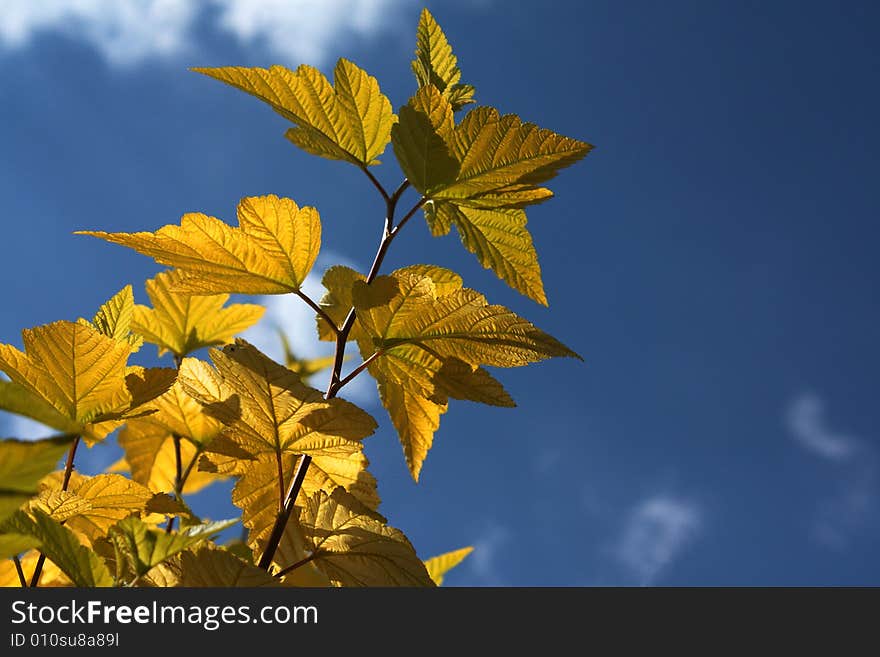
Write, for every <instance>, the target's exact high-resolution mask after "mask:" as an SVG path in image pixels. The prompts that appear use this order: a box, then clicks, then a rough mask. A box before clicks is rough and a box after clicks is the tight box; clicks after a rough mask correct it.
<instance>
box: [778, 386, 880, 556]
mask: <svg viewBox="0 0 880 657" xmlns="http://www.w3.org/2000/svg"><path fill="white" fill-rule="evenodd" d="M785 424H786V426H787V427H788V429H789V431H790V433H791V435H792V437H793V438H794V439H795V440H796V441H797V443H798V444H799V445H800V446H801V447H802V448H804V449H805V450H807V451H808V452H810V453H812V454H814V455H816V456H819V457H822V458H823V459H825V460H826V461H829V462H830V463H831V464H833V465H834V466H835V471H834V472H833V473H832V475H831V478H832V481H833V482H834V484H833V487H834V488H835V491H834V492H833V493H830V494H829V495H828V496H827V497H825V498H824V499H822V500H821V501H820V502H819V504H818V505H817V508H816V510H815V512H814V519H813V522H812V526H811V529H810V533H811V536H812V538H813V539H814V540H815V541H816V542H817V543H819V544H820V545H823V546H825V547H829V548H832V549H836V550H844V549H846V548H847V547H849V545H850V543H851V541H852V540H853V538H854V537H855V536H856V535H857V534H858V533H859V532H860V531H861V530H862V529H863V528H864V527H865V525H866V524H867V523H868V521H869V520H870V518H871V517H872V516H873V512H874V509H875V507H876V503H877V494H878V490H877V464H878V455H877V451H876V449H875V448H873V447H872V446H871V445H870V444H868V443H866V442H865V441H863V440H860V439H858V438H855V437H853V436H850V435H846V434H842V433H840V432H838V431H836V430H832V429H830V428H829V427H828V426H827V424H826V420H825V404H824V402H823V401H822V399H821V398H820V397H818V396H817V395H816V394H814V393H804V394H801V395H799V396H797V397H795V398H794V399H792V400H791V402H789V404H788V406H787V407H786V409H785Z"/></svg>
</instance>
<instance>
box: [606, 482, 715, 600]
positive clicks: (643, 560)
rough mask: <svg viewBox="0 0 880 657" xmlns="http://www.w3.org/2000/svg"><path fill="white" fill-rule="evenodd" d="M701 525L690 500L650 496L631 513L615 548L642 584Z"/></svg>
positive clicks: (657, 574) (678, 551)
mask: <svg viewBox="0 0 880 657" xmlns="http://www.w3.org/2000/svg"><path fill="white" fill-rule="evenodd" d="M701 524H702V514H701V512H700V509H699V507H698V506H697V505H696V504H695V503H694V502H692V501H689V500H685V499H679V498H673V497H668V496H664V495H658V496H652V497H649V498H647V499H645V500H643V501H641V502H640V503H639V504H638V505H636V507H635V508H634V509H633V510H632V511H631V512H630V514H629V517H628V518H627V520H626V524H625V526H624V529H623V532H622V534H621V537H620V541H619V542H618V544H617V546H616V549H615V551H614V553H615V556H616V557H617V559H618V560H619V561H620V562H621V563H622V564H623V565H624V566H625V567H626V568H627V569H628V570H629V571H630V572H631V574H632V575H633V576H634V577H635V578H636V579H637V580H638V582H639V583H640V584H642V585H643V586H648V585H650V584H653V583H654V582H655V581H656V580H657V578H658V577H660V575H661V574H662V572H663V571H664V570H665V569H666V568H667V567H668V566H669V565H670V564H671V563H672V562H673V561H674V560H675V559H677V558H678V557H679V556H680V555H681V553H682V551H683V550H684V549H685V548H686V547H687V546H688V544H689V543H690V542H691V541H692V540H693V539H694V537H695V536H696V535H697V533H698V531H699V529H700V525H701Z"/></svg>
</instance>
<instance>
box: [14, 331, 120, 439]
mask: <svg viewBox="0 0 880 657" xmlns="http://www.w3.org/2000/svg"><path fill="white" fill-rule="evenodd" d="M22 340H23V342H24V347H25V352H24V353H22V352H21V351H19V350H18V349H16V348H15V347H13V346H11V345H6V344H0V369H2V370H3V371H4V372H6V374H8V375H9V377H10V378H11V379H12V380H13V381H15V382H16V383H18V384H19V385H21V386H22V387H24V388H26V389H27V390H28V391H29V392H31V393H33V394H34V395H36V396H37V397H39V398H41V399H43V400H44V401H47V402H49V403H50V404H51V405H52V406H54V407H55V409H56V410H58V411H59V412H60V413H61V414H62V415H64V417H65V418H67V419H69V420H73V421H74V422H78V423H82V424H85V423H88V422H92V421H94V420H95V419H96V418H98V417H100V416H102V415H107V414H111V413H115V412H119V411H121V410H123V409H125V408H126V407H127V406H128V405H129V402H130V399H131V398H130V395H129V393H128V390H127V388H126V386H125V373H126V371H125V363H126V360H127V359H128V356H129V354H130V353H131V347H130V346H129V345H128V344H126V343H123V342H117V341H116V340H114V339H112V338H108V337H107V336H105V335H102V334H101V333H99V332H98V331H96V330H95V329H93V328H91V327H89V326H84V325H82V324H77V323H75V322H65V321H61V322H54V323H53V324H47V325H45V326H38V327H36V328H32V329H25V330H24V331H22Z"/></svg>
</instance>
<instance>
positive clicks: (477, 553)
mask: <svg viewBox="0 0 880 657" xmlns="http://www.w3.org/2000/svg"><path fill="white" fill-rule="evenodd" d="M510 538H511V536H510V530H509V529H507V528H506V527H502V526H500V525H494V524H493V525H490V526H489V527H488V528H487V529H486V531H485V532H483V534H482V535H481V536H480V537H479V538H478V539H477V540H476V541H474V551H473V552H472V553H471V555H470V557H469V558H468V560H467V563H468V564H469V565H470V569H471V572H472V573H473V574H474V576H476V577H477V579H479V580H480V581H481V582H482V583H483V584H486V585H489V586H503V583H502V580H501V576H500V575H499V574H498V553H499V552H500V551H501V549H502V548H503V547H504V545H505V544H506V543H507V542H508V541H510Z"/></svg>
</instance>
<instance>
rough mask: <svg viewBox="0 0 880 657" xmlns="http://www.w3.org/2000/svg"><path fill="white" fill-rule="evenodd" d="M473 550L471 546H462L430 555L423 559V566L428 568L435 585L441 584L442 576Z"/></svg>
mask: <svg viewBox="0 0 880 657" xmlns="http://www.w3.org/2000/svg"><path fill="white" fill-rule="evenodd" d="M473 551H474V548H472V547H463V548H461V549H459V550H454V551H452V552H446V553H445V554H440V555H437V556H436V557H431V558H430V559H426V560H425V568H427V569H428V574H429V575H430V576H431V579H433V580H434V583H435V584H436V585H437V586H442V585H443V576H444V575H446V573H448V572H449V571H450V570H452V569H453V568H455V567H456V566H457V565H458V564H460V563H461V562H462V561H464V560H465V558H466V557H467V556H468V555H469V554H470V553H471V552H473Z"/></svg>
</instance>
